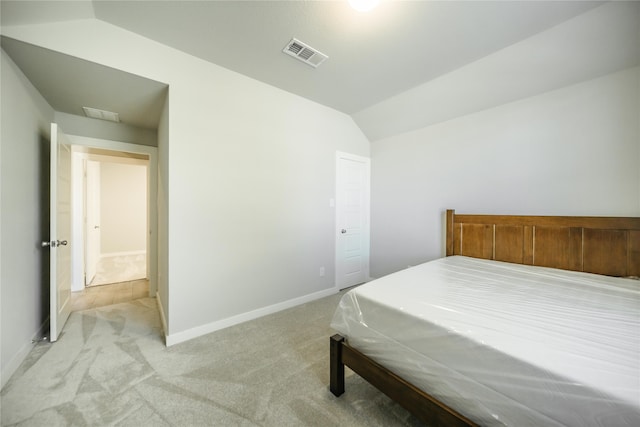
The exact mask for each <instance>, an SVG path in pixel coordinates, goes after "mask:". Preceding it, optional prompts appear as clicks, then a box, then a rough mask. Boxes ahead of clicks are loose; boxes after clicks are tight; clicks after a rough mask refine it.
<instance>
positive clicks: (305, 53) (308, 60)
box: [282, 39, 328, 68]
mask: <svg viewBox="0 0 640 427" xmlns="http://www.w3.org/2000/svg"><path fill="white" fill-rule="evenodd" d="M282 51H283V52H284V53H286V54H287V55H290V56H293V57H294V58H296V59H299V60H300V61H302V62H304V63H305V64H309V65H311V66H312V67H313V68H316V67H317V66H318V65H320V64H322V63H323V62H324V61H325V59H327V58H328V56H327V55H325V54H323V53H320V52H318V51H317V50H316V49H314V48H312V47H310V46H309V45H307V44H305V43H302V42H301V41H300V40H297V39H291V41H290V42H289V43H287V45H286V46H285V47H284V49H282Z"/></svg>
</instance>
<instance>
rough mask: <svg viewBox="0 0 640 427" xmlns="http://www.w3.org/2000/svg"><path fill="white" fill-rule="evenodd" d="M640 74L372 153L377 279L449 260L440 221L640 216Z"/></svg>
mask: <svg viewBox="0 0 640 427" xmlns="http://www.w3.org/2000/svg"><path fill="white" fill-rule="evenodd" d="M639 85H640V68H637V67H636V68H632V69H627V70H624V71H621V72H617V73H614V74H610V75H607V76H604V77H601V78H598V79H595V80H591V81H588V82H584V83H579V84H576V85H573V86H569V87H566V88H563V89H559V90H556V91H552V92H548V93H544V94H541V95H538V96H534V97H531V98H527V99H524V100H521V101H518V102H513V103H509V104H505V105H503V106H500V107H496V108H493V109H489V110H486V111H482V112H479V113H475V114H471V115H468V116H464V117H460V118H457V119H454V120H449V121H446V122H443V123H439V124H436V125H433V126H428V127H425V128H423V129H420V130H417V131H414V132H408V133H405V134H401V135H396V136H393V137H390V138H386V139H382V140H380V141H377V142H374V143H373V144H372V154H371V157H372V195H371V199H372V215H371V219H372V230H373V232H372V250H371V251H372V275H373V276H375V277H379V276H382V275H385V274H388V273H390V272H393V271H396V270H399V269H402V268H406V267H407V265H409V264H416V263H419V262H423V261H426V260H430V259H434V258H438V257H440V256H443V255H444V236H443V234H442V233H443V212H444V210H445V209H447V208H453V209H456V210H457V211H458V212H459V213H489V214H491V213H502V214H540V215H608V216H639V215H640V167H639V166H638V165H639V164H640V163H639V162H638V159H639V158H640V127H639V126H640V124H639V123H640V122H639V121H638V117H639V116H640V93H639V91H638V86H639Z"/></svg>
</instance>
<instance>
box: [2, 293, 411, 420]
mask: <svg viewBox="0 0 640 427" xmlns="http://www.w3.org/2000/svg"><path fill="white" fill-rule="evenodd" d="M338 298H339V295H336V296H332V297H328V298H324V299H321V300H318V301H315V302H313V303H309V304H305V305H302V306H298V307H295V308H292V309H289V310H286V311H283V312H280V313H276V314H273V315H270V316H266V317H263V318H260V319H257V320H254V321H251V322H246V323H243V324H241V325H237V326H234V327H231V328H228V329H225V330H222V331H218V332H216V333H212V334H209V335H207V336H204V337H201V338H198V339H194V340H191V341H188V342H185V343H182V344H179V345H175V346H172V347H169V348H167V347H165V346H164V344H163V341H162V338H161V330H160V320H159V315H158V310H157V308H156V302H155V300H154V299H152V298H143V299H139V300H136V301H133V302H129V303H122V304H117V305H112V306H107V307H101V308H97V309H91V310H86V311H81V312H75V313H72V314H71V317H70V318H69V321H68V324H67V326H66V327H65V330H64V332H63V334H62V337H61V338H60V340H59V341H58V342H57V343H54V344H48V343H41V344H38V345H36V346H35V348H34V349H33V350H32V352H31V353H30V354H29V356H28V358H27V360H26V361H25V362H24V363H23V364H22V366H21V367H20V368H19V370H18V372H16V374H15V375H14V376H13V377H12V378H11V379H10V380H9V382H8V384H7V385H6V386H5V388H4V389H3V390H2V395H1V396H2V397H1V401H0V403H1V406H0V410H1V411H2V417H1V420H2V425H3V426H11V425H20V426H72V425H73V426H85V425H96V426H98V425H117V426H129V425H130V426H205V425H211V426H334V425H335V426H337V425H341V426H408V425H409V426H418V425H420V423H419V422H418V421H417V420H416V419H415V418H414V417H412V416H411V415H410V414H408V413H407V412H406V411H404V410H403V409H402V408H400V407H399V406H398V405H397V404H395V403H393V402H391V401H390V400H389V399H388V398H387V397H386V396H384V395H383V394H382V393H380V392H379V391H377V390H376V389H375V388H373V387H372V386H370V385H369V384H368V383H366V382H365V381H364V380H362V379H361V378H360V377H358V376H357V375H355V374H351V375H348V377H347V380H346V388H347V391H346V393H345V394H344V395H343V396H342V397H340V398H336V397H334V396H333V395H332V394H331V393H330V392H329V390H328V386H327V384H328V382H329V374H328V370H329V366H328V365H329V360H328V354H329V351H328V350H329V336H330V335H331V334H332V331H331V330H330V328H329V327H328V325H329V322H330V319H331V316H332V314H333V311H334V309H335V307H336V305H337V302H338Z"/></svg>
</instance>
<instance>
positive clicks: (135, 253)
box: [100, 249, 147, 259]
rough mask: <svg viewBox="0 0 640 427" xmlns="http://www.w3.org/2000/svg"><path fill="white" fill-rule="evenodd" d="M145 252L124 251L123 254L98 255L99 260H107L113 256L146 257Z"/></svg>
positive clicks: (108, 253)
mask: <svg viewBox="0 0 640 427" xmlns="http://www.w3.org/2000/svg"><path fill="white" fill-rule="evenodd" d="M146 254H147V251H145V250H144V249H142V250H139V251H124V252H107V253H104V254H100V259H102V258H109V257H114V256H130V255H146Z"/></svg>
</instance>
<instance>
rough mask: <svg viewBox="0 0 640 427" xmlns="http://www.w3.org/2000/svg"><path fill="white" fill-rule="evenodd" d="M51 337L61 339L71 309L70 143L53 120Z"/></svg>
mask: <svg viewBox="0 0 640 427" xmlns="http://www.w3.org/2000/svg"><path fill="white" fill-rule="evenodd" d="M50 197H51V202H50V228H51V230H50V236H49V241H48V242H43V245H44V246H49V252H50V259H51V266H50V276H51V288H50V317H49V326H50V328H51V331H50V341H51V342H54V341H57V340H58V337H59V336H60V332H61V331H62V328H63V327H64V324H65V323H66V321H67V319H68V318H69V314H70V313H71V259H72V258H71V245H70V242H69V238H70V236H71V143H70V142H69V140H68V138H67V136H66V135H65V134H64V133H62V131H61V130H60V128H59V127H58V125H57V124H55V123H51V182H50Z"/></svg>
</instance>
